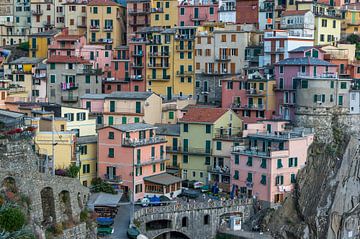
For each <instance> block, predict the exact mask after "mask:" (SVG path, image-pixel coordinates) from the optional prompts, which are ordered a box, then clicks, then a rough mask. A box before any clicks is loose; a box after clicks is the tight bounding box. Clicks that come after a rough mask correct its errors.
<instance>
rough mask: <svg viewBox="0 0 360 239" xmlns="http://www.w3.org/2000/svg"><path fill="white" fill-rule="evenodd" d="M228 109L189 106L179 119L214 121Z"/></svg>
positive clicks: (202, 121) (186, 120)
mask: <svg viewBox="0 0 360 239" xmlns="http://www.w3.org/2000/svg"><path fill="white" fill-rule="evenodd" d="M226 111H228V109H225V108H198V107H191V108H189V110H188V112H186V114H185V115H184V117H183V118H182V119H181V121H182V122H198V123H214V122H215V121H216V120H217V119H219V118H220V117H221V116H222V115H223V114H225V112H226Z"/></svg>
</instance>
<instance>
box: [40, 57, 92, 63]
mask: <svg viewBox="0 0 360 239" xmlns="http://www.w3.org/2000/svg"><path fill="white" fill-rule="evenodd" d="M47 63H78V64H87V63H88V64H89V63H90V62H89V61H88V60H85V59H83V58H80V57H77V56H50V57H49V59H48V60H47Z"/></svg>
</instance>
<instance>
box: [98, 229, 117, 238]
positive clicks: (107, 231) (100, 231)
mask: <svg viewBox="0 0 360 239" xmlns="http://www.w3.org/2000/svg"><path fill="white" fill-rule="evenodd" d="M113 233H114V228H112V227H98V228H97V234H98V235H99V236H106V235H111V234H113Z"/></svg>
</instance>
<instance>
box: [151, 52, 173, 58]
mask: <svg viewBox="0 0 360 239" xmlns="http://www.w3.org/2000/svg"><path fill="white" fill-rule="evenodd" d="M149 55H150V56H152V57H154V56H155V57H168V56H169V52H149Z"/></svg>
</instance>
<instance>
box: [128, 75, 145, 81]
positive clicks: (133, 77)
mask: <svg viewBox="0 0 360 239" xmlns="http://www.w3.org/2000/svg"><path fill="white" fill-rule="evenodd" d="M130 79H131V80H134V81H141V80H143V77H142V75H132V76H130Z"/></svg>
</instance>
